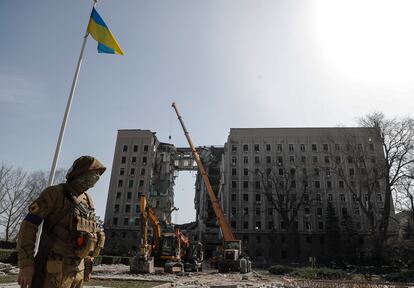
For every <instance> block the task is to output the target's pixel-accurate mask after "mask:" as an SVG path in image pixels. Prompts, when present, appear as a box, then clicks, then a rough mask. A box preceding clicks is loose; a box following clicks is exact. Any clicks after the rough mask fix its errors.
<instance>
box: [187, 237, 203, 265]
mask: <svg viewBox="0 0 414 288" xmlns="http://www.w3.org/2000/svg"><path fill="white" fill-rule="evenodd" d="M203 258H204V257H203V244H201V242H198V241H192V242H190V243H189V245H188V248H187V250H186V253H185V255H184V257H183V261H184V271H186V272H199V271H203V260H204V259H203Z"/></svg>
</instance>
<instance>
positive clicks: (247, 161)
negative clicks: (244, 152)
mask: <svg viewBox="0 0 414 288" xmlns="http://www.w3.org/2000/svg"><path fill="white" fill-rule="evenodd" d="M243 163H244V164H249V156H244V157H243Z"/></svg>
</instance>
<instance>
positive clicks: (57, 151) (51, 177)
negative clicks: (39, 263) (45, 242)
mask: <svg viewBox="0 0 414 288" xmlns="http://www.w3.org/2000/svg"><path fill="white" fill-rule="evenodd" d="M93 2H94V3H93V8H95V6H96V3H97V0H93ZM88 35H89V33H88V32H87V31H86V33H85V36H84V37H83V42H82V48H81V51H80V54H79V59H78V64H77V66H76V70H75V76H74V77H73V81H72V87H71V89H70V93H69V98H68V102H67V103H66V109H65V114H64V116H63V120H62V125H61V126H60V133H59V138H58V142H57V144H56V149H55V155H54V157H53V162H52V167H51V168H50V173H49V179H48V181H47V186H51V185H52V184H53V180H54V179H55V173H56V166H57V162H58V160H59V155H60V150H61V148H62V140H63V136H64V135H65V129H66V123H67V121H68V116H69V112H70V108H71V106H72V101H73V96H74V94H75V89H76V84H77V82H78V77H79V71H80V68H81V65H82V58H83V51H84V50H85V46H86V41H87V40H88ZM42 230H43V222H42V223H41V224H40V225H39V226H38V230H37V235H36V243H35V249H34V255H35V256H36V254H37V252H38V250H39V243H40V236H41V235H42Z"/></svg>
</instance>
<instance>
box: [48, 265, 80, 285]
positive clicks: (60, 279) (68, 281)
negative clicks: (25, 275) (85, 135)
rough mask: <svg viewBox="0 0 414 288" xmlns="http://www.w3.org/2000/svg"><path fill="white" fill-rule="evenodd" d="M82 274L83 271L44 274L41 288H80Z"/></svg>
mask: <svg viewBox="0 0 414 288" xmlns="http://www.w3.org/2000/svg"><path fill="white" fill-rule="evenodd" d="M64 270H66V269H64ZM83 273H84V271H83V270H81V271H63V273H46V275H45V280H44V282H43V288H82V287H83Z"/></svg>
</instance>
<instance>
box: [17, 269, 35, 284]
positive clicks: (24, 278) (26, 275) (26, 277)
mask: <svg viewBox="0 0 414 288" xmlns="http://www.w3.org/2000/svg"><path fill="white" fill-rule="evenodd" d="M33 274H34V266H33V265H29V266H26V267H23V268H21V269H20V271H19V278H18V279H17V282H18V283H19V285H20V287H22V288H30V287H31V286H32V278H33Z"/></svg>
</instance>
